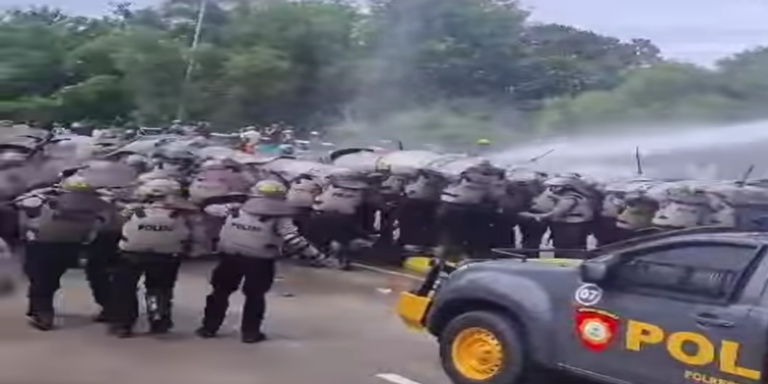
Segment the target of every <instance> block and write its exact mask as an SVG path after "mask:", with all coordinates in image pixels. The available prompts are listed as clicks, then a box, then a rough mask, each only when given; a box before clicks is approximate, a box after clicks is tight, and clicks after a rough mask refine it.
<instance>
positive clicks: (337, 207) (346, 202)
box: [305, 173, 370, 269]
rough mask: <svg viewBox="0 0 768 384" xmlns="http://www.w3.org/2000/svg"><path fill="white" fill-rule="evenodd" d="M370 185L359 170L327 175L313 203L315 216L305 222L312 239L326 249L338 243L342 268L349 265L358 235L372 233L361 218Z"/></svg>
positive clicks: (361, 237)
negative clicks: (350, 254) (366, 228)
mask: <svg viewBox="0 0 768 384" xmlns="http://www.w3.org/2000/svg"><path fill="white" fill-rule="evenodd" d="M369 189H370V184H369V183H368V181H367V179H366V178H365V177H364V176H363V175H360V174H357V173H340V174H335V175H331V176H329V177H328V183H327V185H326V186H325V189H324V190H323V192H322V193H320V195H319V196H318V197H317V198H316V200H315V203H314V205H313V206H312V209H313V212H312V218H311V219H310V220H309V222H308V223H307V225H306V227H305V228H306V230H307V233H308V235H309V236H310V238H309V239H310V241H312V244H315V245H316V246H318V247H319V248H320V249H322V250H323V251H324V252H330V249H331V247H332V246H333V245H336V246H337V249H336V252H335V256H336V260H337V261H338V265H339V267H340V268H341V269H349V267H350V264H351V261H350V259H349V253H350V252H351V247H352V243H353V241H354V240H356V239H366V238H367V237H368V236H369V233H368V232H367V231H366V230H365V229H364V223H363V222H362V221H361V220H360V209H361V207H362V206H363V204H364V203H365V198H366V192H367V191H368V190H369Z"/></svg>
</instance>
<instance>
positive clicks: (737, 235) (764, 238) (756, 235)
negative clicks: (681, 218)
mask: <svg viewBox="0 0 768 384" xmlns="http://www.w3.org/2000/svg"><path fill="white" fill-rule="evenodd" d="M674 239H675V240H686V239H690V240H714V241H717V240H723V241H734V240H736V241H750V242H755V243H759V244H768V233H764V232H719V233H708V234H692V235H691V234H689V235H686V234H682V235H679V236H675V237H674Z"/></svg>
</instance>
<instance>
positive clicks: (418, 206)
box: [397, 170, 446, 251]
mask: <svg viewBox="0 0 768 384" xmlns="http://www.w3.org/2000/svg"><path fill="white" fill-rule="evenodd" d="M445 184H446V182H445V179H444V178H443V177H442V176H441V175H440V174H438V173H436V172H430V171H426V170H418V171H417V175H416V177H415V179H414V180H413V181H410V182H408V183H407V184H406V185H405V187H404V195H405V196H404V198H403V199H402V201H401V203H400V207H399V208H398V211H397V221H398V223H399V225H400V237H399V238H398V242H399V243H400V245H402V246H403V247H404V248H406V249H407V250H413V251H415V250H417V249H419V248H432V247H434V246H435V245H436V242H437V225H436V224H437V222H436V217H435V215H436V214H437V207H438V205H439V204H440V194H441V192H442V191H443V188H444V187H445Z"/></svg>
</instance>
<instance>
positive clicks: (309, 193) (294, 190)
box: [286, 174, 323, 235]
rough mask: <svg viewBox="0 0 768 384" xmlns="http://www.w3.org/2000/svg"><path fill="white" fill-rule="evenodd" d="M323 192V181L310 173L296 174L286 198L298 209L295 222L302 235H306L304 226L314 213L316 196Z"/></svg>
mask: <svg viewBox="0 0 768 384" xmlns="http://www.w3.org/2000/svg"><path fill="white" fill-rule="evenodd" d="M321 192H323V186H322V182H321V181H320V180H318V179H317V178H315V177H313V176H312V175H309V174H302V175H298V176H296V178H294V179H293V180H292V181H291V185H290V187H289V188H288V193H287V195H286V200H287V201H288V204H290V205H292V206H293V207H294V209H295V210H296V212H295V216H294V223H295V224H296V227H298V228H299V231H301V233H302V235H305V234H306V233H305V232H304V226H305V224H306V223H307V221H308V220H309V219H310V217H311V214H312V205H313V204H315V198H317V196H319V195H320V193H321Z"/></svg>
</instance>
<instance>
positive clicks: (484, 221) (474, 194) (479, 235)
mask: <svg viewBox="0 0 768 384" xmlns="http://www.w3.org/2000/svg"><path fill="white" fill-rule="evenodd" d="M504 177H505V175H504V170H502V169H500V168H497V167H495V166H493V165H492V164H491V163H490V162H488V161H483V162H481V163H479V164H477V165H475V166H472V167H470V168H469V169H467V170H466V171H465V172H464V173H463V174H462V175H461V177H460V179H459V181H458V182H457V183H455V184H453V185H450V186H448V187H447V188H445V189H444V190H443V193H442V195H441V197H440V200H441V203H440V208H439V209H438V214H437V220H438V223H439V225H440V243H441V244H440V246H441V251H440V252H441V254H442V255H443V256H444V257H453V258H456V257H477V256H482V254H483V253H487V252H488V251H489V250H490V246H491V244H492V241H493V233H492V231H491V225H492V223H493V222H494V221H495V219H496V214H497V204H496V201H495V199H494V196H493V193H492V192H493V186H494V185H495V183H498V182H500V181H501V180H503V179H504Z"/></svg>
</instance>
